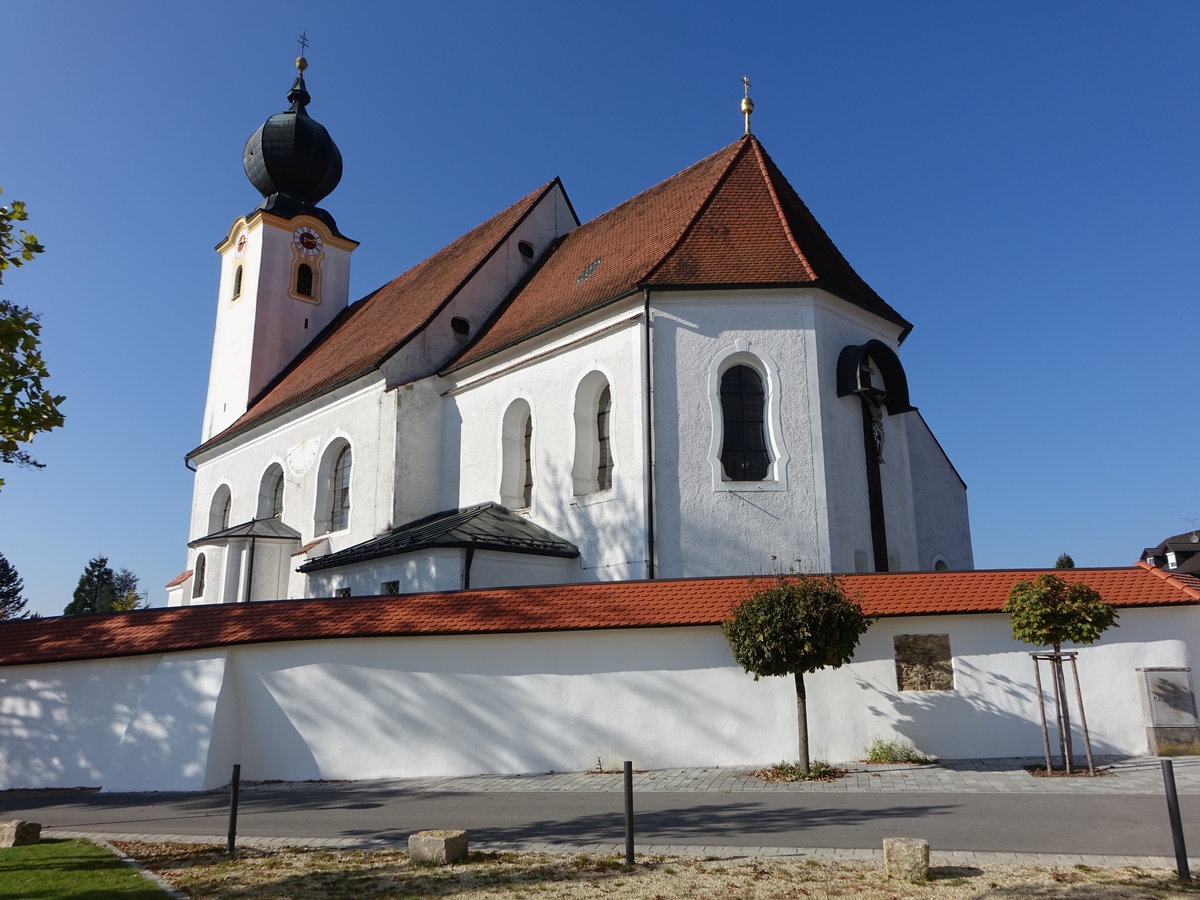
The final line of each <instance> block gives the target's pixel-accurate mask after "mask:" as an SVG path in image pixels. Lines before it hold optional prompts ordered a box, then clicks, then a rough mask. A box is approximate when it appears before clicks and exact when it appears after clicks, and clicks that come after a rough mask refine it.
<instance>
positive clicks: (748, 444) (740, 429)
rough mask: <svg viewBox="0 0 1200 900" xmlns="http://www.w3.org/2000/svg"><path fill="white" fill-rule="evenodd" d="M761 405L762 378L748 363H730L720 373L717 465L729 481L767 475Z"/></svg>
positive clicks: (768, 465) (754, 479) (762, 406)
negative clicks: (721, 426)
mask: <svg viewBox="0 0 1200 900" xmlns="http://www.w3.org/2000/svg"><path fill="white" fill-rule="evenodd" d="M765 407H766V394H765V392H764V391H763V382H762V377H761V376H760V375H759V374H758V373H757V372H755V371H754V370H753V369H751V368H750V367H749V366H733V367H732V368H730V369H728V370H726V372H725V374H723V375H722V376H721V416H722V418H723V420H724V440H723V441H722V443H721V465H722V466H724V468H725V476H726V477H727V478H729V479H730V480H731V481H762V480H763V479H765V478H766V477H767V470H768V468H769V467H770V457H769V455H768V453H767V441H766V434H765V433H764V431H763V410H764V409H765Z"/></svg>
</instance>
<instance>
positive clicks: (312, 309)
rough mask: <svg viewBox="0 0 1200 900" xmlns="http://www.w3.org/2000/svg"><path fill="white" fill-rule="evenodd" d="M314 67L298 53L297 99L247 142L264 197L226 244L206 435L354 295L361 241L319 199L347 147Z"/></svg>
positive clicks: (250, 172) (232, 417)
mask: <svg viewBox="0 0 1200 900" xmlns="http://www.w3.org/2000/svg"><path fill="white" fill-rule="evenodd" d="M306 43H307V42H306V41H305V40H304V38H303V36H301V46H302V47H303V46H305V44H306ZM307 68H308V61H307V60H306V59H305V58H304V57H303V56H300V57H298V58H297V59H296V70H297V73H296V80H295V82H293V84H292V88H291V90H289V91H288V94H287V98H288V102H289V103H291V107H290V108H289V109H286V110H284V111H283V112H281V113H276V114H275V115H273V116H271V117H270V118H269V119H267V120H266V121H265V122H263V124H262V125H261V126H259V128H258V129H257V130H256V131H255V132H254V133H253V134H252V135H250V139H249V140H248V141H246V146H245V148H244V149H243V150H242V166H243V168H244V169H245V170H246V177H247V178H249V179H250V183H251V184H253V185H254V186H255V187H256V188H257V189H258V192H259V193H260V194H262V196H263V200H262V202H261V203H260V204H259V205H258V206H257V207H255V209H254V210H253V211H252V212H251V213H250V214H249V215H247V216H241V217H239V218H238V219H236V220H235V221H234V223H233V225H231V226H230V228H229V232H228V235H227V236H226V237H225V239H224V240H223V241H221V243H220V244H218V245H217V252H218V253H220V254H221V287H220V292H219V293H220V296H219V299H218V303H217V327H216V332H215V334H214V336H213V356H212V366H211V368H210V370H209V379H208V401H207V403H206V405H205V410H204V425H203V428H202V429H201V434H202V437H203V439H204V440H205V441H207V440H209V439H210V438H212V437H214V436H216V435H218V434H220V433H221V432H223V431H224V430H225V429H226V428H228V427H229V426H230V425H232V424H234V423H235V422H236V421H237V420H238V418H240V417H241V416H242V414H243V413H245V412H246V410H248V409H249V408H250V407H251V406H252V405H253V404H254V403H255V401H256V400H257V399H259V397H260V396H261V395H262V393H263V392H264V391H265V390H266V389H267V388H268V387H269V386H270V385H271V383H272V382H273V381H274V379H275V378H276V377H277V376H278V375H279V373H280V372H282V371H283V370H284V369H285V368H286V367H287V366H288V365H289V364H290V363H291V362H292V360H293V359H295V358H296V356H297V355H298V354H299V353H300V352H301V351H303V350H304V348H305V347H306V346H307V345H308V343H309V342H310V341H311V340H312V339H313V338H314V337H315V336H316V335H317V334H319V333H320V332H321V330H322V329H323V328H324V327H325V326H326V325H328V324H329V323H330V322H331V321H333V319H334V317H335V316H336V315H337V314H338V313H339V312H340V311H341V310H343V309H345V307H346V302H347V300H348V298H349V293H350V254H351V253H353V252H354V248H355V247H357V246H358V242H357V241H352V240H350V239H349V238H348V237H346V236H345V235H344V234H342V233H341V232H340V231H338V227H337V223H336V222H335V221H334V219H333V216H331V215H330V214H329V213H328V212H327V211H325V210H323V209H321V208H320V207H319V206H317V204H318V203H320V202H321V201H322V200H324V199H325V198H326V197H327V196H329V194H330V192H332V191H333V189H334V188H336V187H337V185H338V182H339V181H340V180H341V178H342V154H341V152H340V151H339V150H338V148H337V144H335V143H334V142H333V138H331V137H330V136H329V132H328V131H326V130H325V126H324V125H322V124H321V123H320V122H318V121H316V120H315V119H313V117H312V116H310V115H309V114H308V104H309V103H310V102H311V100H312V97H311V96H310V95H309V93H308V88H307V87H305V85H304V70H305V69H307Z"/></svg>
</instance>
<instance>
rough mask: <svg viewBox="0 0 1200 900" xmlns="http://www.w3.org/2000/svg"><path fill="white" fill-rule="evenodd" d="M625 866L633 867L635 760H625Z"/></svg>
mask: <svg viewBox="0 0 1200 900" xmlns="http://www.w3.org/2000/svg"><path fill="white" fill-rule="evenodd" d="M625 865H627V866H632V865H633V760H629V759H627V760H625Z"/></svg>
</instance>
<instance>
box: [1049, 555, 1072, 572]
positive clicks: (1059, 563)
mask: <svg viewBox="0 0 1200 900" xmlns="http://www.w3.org/2000/svg"><path fill="white" fill-rule="evenodd" d="M1054 568H1056V569H1073V568H1075V560H1073V559H1072V558H1071V554H1070V553H1063V554H1060V555H1059V557H1058V559H1056V560H1055V561H1054Z"/></svg>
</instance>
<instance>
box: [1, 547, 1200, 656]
mask: <svg viewBox="0 0 1200 900" xmlns="http://www.w3.org/2000/svg"><path fill="white" fill-rule="evenodd" d="M1046 572H1050V573H1051V574H1055V575H1060V576H1062V577H1063V578H1065V579H1066V580H1068V581H1083V582H1086V583H1087V584H1089V585H1091V586H1092V587H1093V588H1095V589H1096V590H1098V591H1099V592H1100V594H1101V596H1103V597H1104V599H1105V600H1107V601H1108V602H1109V603H1111V604H1112V605H1114V606H1118V607H1139V606H1172V605H1179V604H1195V603H1197V602H1200V578H1195V577H1193V576H1189V575H1174V574H1169V573H1164V572H1161V571H1160V570H1158V569H1154V568H1151V567H1149V566H1146V565H1144V564H1138V565H1136V566H1133V567H1130V568H1121V569H1071V570H1053V569H1051V570H1045V569H1004V570H990V571H971V572H904V573H894V574H893V573H878V574H870V575H847V576H845V577H844V578H843V579H842V581H843V583H844V585H845V588H846V591H847V593H849V594H850V595H851V596H853V597H857V598H858V600H859V602H860V603H861V604H862V606H863V609H864V610H865V611H866V612H867V613H870V614H873V615H879V616H919V615H938V614H955V613H958V614H961V613H998V612H1002V611H1003V608H1004V601H1005V599H1006V598H1007V597H1008V592H1009V589H1010V588H1011V587H1012V586H1013V585H1014V584H1016V583H1017V582H1019V581H1029V580H1032V579H1035V578H1036V577H1037V576H1039V575H1041V574H1044V573H1046ZM769 581H770V580H769V579H763V578H759V579H757V580H755V579H752V578H749V577H728V578H687V579H671V580H660V581H608V582H601V583H595V584H571V585H549V586H537V587H523V588H496V589H489V590H472V591H452V592H446V593H434V594H407V595H401V596H395V597H349V598H336V599H322V600H276V601H271V602H264V603H242V604H233V605H210V606H192V607H173V608H170V609H147V610H138V611H134V612H126V613H113V614H111V615H96V616H69V617H68V616H63V617H58V618H53V619H35V620H32V621H29V620H22V621H13V622H0V666H13V665H21V664H29V663H46V662H63V661H68V660H85V659H101V658H111V657H118V656H138V655H144V654H150V653H167V652H180V651H185V650H199V649H204V648H214V647H226V646H230V645H235V644H255V643H267V642H276V641H303V640H320V639H324V638H349V637H388V636H398V635H413V636H417V635H453V634H503V633H521V632H554V631H583V630H594V629H609V628H653V627H659V628H662V627H678V626H692V625H710V626H711V625H715V624H717V623H719V622H720V621H721V620H722V619H724V618H725V617H726V616H727V615H728V613H729V610H730V609H732V608H733V607H734V606H735V605H736V604H737V603H739V602H741V601H742V600H743V599H744V598H746V597H747V596H749V595H750V594H751V593H752V592H753V591H754V590H756V589H758V588H761V587H763V586H765V585H766V584H768V583H769Z"/></svg>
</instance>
